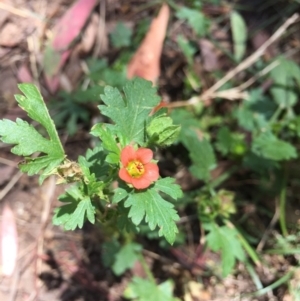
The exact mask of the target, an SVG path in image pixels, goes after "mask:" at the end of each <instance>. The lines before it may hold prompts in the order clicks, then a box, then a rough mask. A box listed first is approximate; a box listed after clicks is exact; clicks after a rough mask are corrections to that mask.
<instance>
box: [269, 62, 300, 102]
mask: <svg viewBox="0 0 300 301" xmlns="http://www.w3.org/2000/svg"><path fill="white" fill-rule="evenodd" d="M278 61H279V65H278V66H277V67H275V68H274V69H272V71H271V73H270V75H271V78H272V79H273V85H272V87H271V94H272V96H273V98H274V100H275V102H276V103H277V104H278V105H279V106H280V107H281V108H289V107H292V106H294V105H295V104H296V103H297V101H298V95H297V93H296V91H295V89H294V86H295V85H294V81H296V82H297V84H298V86H299V87H300V68H299V66H297V65H296V63H295V62H294V61H291V60H287V59H286V58H283V57H281V58H279V59H278Z"/></svg>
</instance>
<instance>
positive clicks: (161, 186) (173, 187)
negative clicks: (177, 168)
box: [154, 178, 183, 200]
mask: <svg viewBox="0 0 300 301" xmlns="http://www.w3.org/2000/svg"><path fill="white" fill-rule="evenodd" d="M174 182H175V179H173V178H161V179H159V180H157V181H156V182H155V184H154V189H157V190H159V191H161V192H163V193H165V194H167V195H169V196H170V197H171V198H173V199H174V200H177V199H178V198H181V197H182V196H183V193H182V190H181V187H180V186H179V185H177V184H174Z"/></svg>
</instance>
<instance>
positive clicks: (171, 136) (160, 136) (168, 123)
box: [146, 114, 180, 147]
mask: <svg viewBox="0 0 300 301" xmlns="http://www.w3.org/2000/svg"><path fill="white" fill-rule="evenodd" d="M146 131H147V134H148V136H149V140H150V141H151V143H154V144H156V145H158V146H161V147H162V146H168V145H171V144H172V143H174V141H175V140H176V139H177V137H178V135H179V133H180V126H178V125H174V124H173V120H172V118H171V117H168V116H166V115H165V114H164V115H160V116H158V117H155V118H154V119H152V121H151V122H150V124H149V125H148V127H147V129H146Z"/></svg>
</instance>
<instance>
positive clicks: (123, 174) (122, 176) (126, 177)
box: [119, 168, 132, 183]
mask: <svg viewBox="0 0 300 301" xmlns="http://www.w3.org/2000/svg"><path fill="white" fill-rule="evenodd" d="M119 177H120V179H122V180H123V181H125V182H126V183H131V182H132V177H131V176H130V174H129V173H128V171H127V170H126V168H121V169H120V170H119Z"/></svg>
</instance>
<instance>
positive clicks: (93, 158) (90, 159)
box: [85, 146, 110, 180]
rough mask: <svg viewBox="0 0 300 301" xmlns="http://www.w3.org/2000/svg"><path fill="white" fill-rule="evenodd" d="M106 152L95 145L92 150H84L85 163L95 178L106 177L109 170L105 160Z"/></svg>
mask: <svg viewBox="0 0 300 301" xmlns="http://www.w3.org/2000/svg"><path fill="white" fill-rule="evenodd" d="M106 156H107V153H106V152H104V150H103V148H102V147H101V146H97V147H95V148H94V149H93V150H91V149H88V150H87V152H86V155H85V157H86V164H87V166H88V167H89V169H90V172H91V173H92V174H95V176H96V178H97V179H103V180H104V179H106V178H107V177H108V173H109V171H110V166H109V165H108V164H107V163H106V162H105V159H106Z"/></svg>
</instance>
